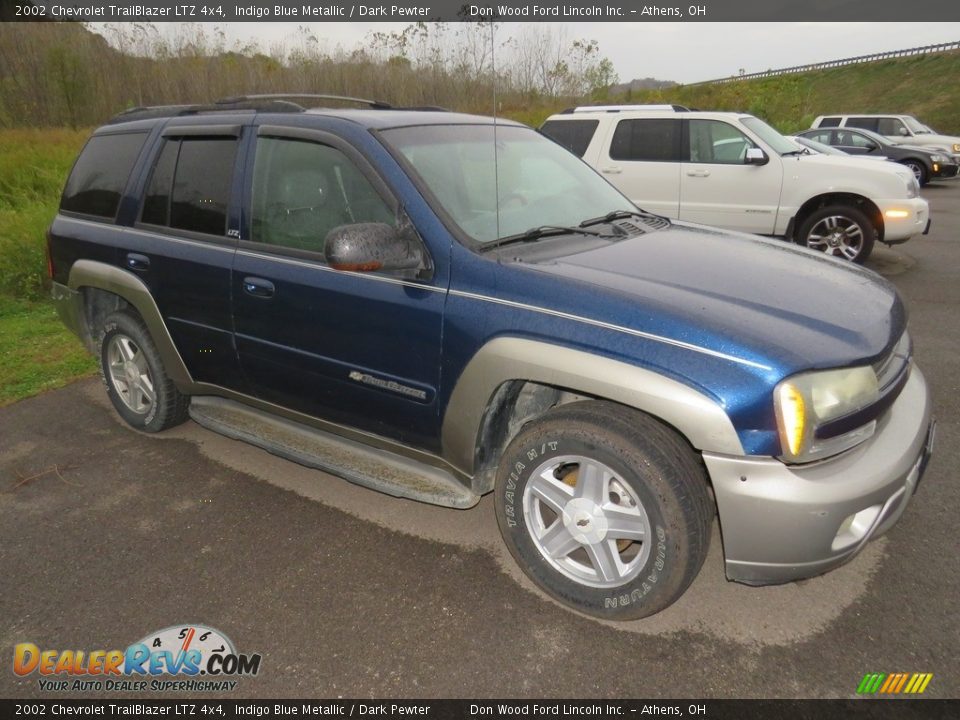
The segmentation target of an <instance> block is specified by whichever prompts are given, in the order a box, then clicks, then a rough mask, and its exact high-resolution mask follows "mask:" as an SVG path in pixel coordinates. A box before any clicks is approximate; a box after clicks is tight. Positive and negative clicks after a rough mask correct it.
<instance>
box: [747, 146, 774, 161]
mask: <svg viewBox="0 0 960 720" xmlns="http://www.w3.org/2000/svg"><path fill="white" fill-rule="evenodd" d="M768 162H770V158H769V157H767V154H766V153H765V152H764V151H763V150H761V149H760V148H757V147H752V148H747V154H746V156H745V157H744V158H743V163H744V165H766V164H767V163H768Z"/></svg>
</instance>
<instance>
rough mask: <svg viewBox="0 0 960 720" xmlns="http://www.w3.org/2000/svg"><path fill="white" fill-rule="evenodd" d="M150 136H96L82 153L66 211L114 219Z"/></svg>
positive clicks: (64, 203) (67, 189) (69, 184)
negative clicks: (134, 167) (145, 142)
mask: <svg viewBox="0 0 960 720" xmlns="http://www.w3.org/2000/svg"><path fill="white" fill-rule="evenodd" d="M146 139H147V134H146V133H121V134H110V135H94V136H93V137H92V138H90V140H88V141H87V144H86V145H84V147H83V150H82V151H81V152H80V157H78V158H77V162H76V163H75V164H74V166H73V171H72V172H71V173H70V177H69V178H68V179H67V185H66V187H65V188H64V190H63V197H62V198H61V200H60V209H61V210H63V211H65V212H71V213H80V214H82V215H93V216H95V217H101V218H110V219H113V218H115V217H116V215H117V208H118V207H120V198H121V197H122V196H123V190H124V188H125V187H126V185H127V180H128V179H129V178H130V172H131V171H132V170H133V165H134V163H135V162H136V161H137V156H139V154H140V150H141V149H142V148H143V143H144V141H145V140H146Z"/></svg>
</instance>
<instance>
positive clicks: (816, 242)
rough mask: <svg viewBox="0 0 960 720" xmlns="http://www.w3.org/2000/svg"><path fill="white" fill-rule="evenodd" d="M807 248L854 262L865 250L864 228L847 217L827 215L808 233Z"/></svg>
mask: <svg viewBox="0 0 960 720" xmlns="http://www.w3.org/2000/svg"><path fill="white" fill-rule="evenodd" d="M806 240H807V247H808V248H811V249H813V250H820V251H821V252H825V253H826V254H827V255H836V256H837V257H842V258H846V259H847V260H853V259H854V258H856V257H857V256H858V255H859V254H860V253H861V251H862V250H863V241H864V237H863V228H862V227H860V224H859V223H857V222H856V221H855V220H853V219H851V218H849V217H847V216H846V215H827V216H826V217H824V218H821V219H820V220H819V221H818V222H817V224H816V225H814V226H813V227H812V228H810V232H809V233H807V238H806Z"/></svg>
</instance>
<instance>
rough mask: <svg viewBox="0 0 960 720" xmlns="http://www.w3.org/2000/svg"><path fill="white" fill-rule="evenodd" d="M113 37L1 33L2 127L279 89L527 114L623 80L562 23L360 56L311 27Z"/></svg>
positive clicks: (449, 35) (11, 26) (452, 36)
mask: <svg viewBox="0 0 960 720" xmlns="http://www.w3.org/2000/svg"><path fill="white" fill-rule="evenodd" d="M105 28H106V29H105V30H103V31H102V32H103V34H98V33H97V32H93V31H91V29H90V28H88V27H86V26H85V25H84V24H82V23H4V24H0V126H4V127H23V126H32V127H64V126H69V127H88V126H92V125H97V124H99V123H102V122H103V121H105V120H106V119H108V118H109V117H111V116H113V115H114V114H116V113H118V112H120V111H122V110H124V109H127V108H131V107H138V106H145V105H168V104H191V103H198V102H199V103H203V102H210V101H212V100H215V99H217V98H222V97H228V96H236V95H246V94H254V93H280V92H303V93H328V94H334V95H348V96H355V97H368V98H372V99H376V100H382V101H385V102H389V103H391V104H395V105H409V106H423V105H436V106H442V107H447V108H450V109H454V110H460V111H466V112H479V113H484V114H490V113H491V112H492V111H493V110H494V102H496V105H497V107H496V109H497V111H498V112H503V113H505V114H510V113H513V114H514V115H515V116H516V115H517V114H520V115H521V116H522V115H523V113H528V112H530V111H531V109H534V110H533V111H534V112H536V108H555V107H557V106H560V105H562V104H563V103H569V104H574V103H576V102H583V101H588V100H591V99H603V98H604V96H605V94H606V92H607V89H608V88H609V87H610V86H611V85H613V84H614V83H616V82H617V79H618V78H617V76H616V73H615V72H614V69H613V65H612V64H611V62H610V61H609V60H608V59H607V58H606V57H604V56H603V54H602V52H601V50H600V47H599V44H598V43H597V42H596V41H595V40H590V39H584V38H575V37H570V36H569V35H568V30H567V29H566V28H564V27H563V26H551V25H530V26H514V28H509V29H508V28H505V27H503V26H497V25H496V24H491V23H466V22H463V23H416V24H411V25H408V26H407V27H405V28H404V29H402V30H398V31H393V32H372V33H370V34H369V35H368V36H367V37H366V39H365V41H364V42H363V43H362V44H361V45H360V46H357V47H353V48H344V47H342V46H339V45H338V46H336V47H334V48H330V46H329V45H330V44H329V41H326V40H324V39H322V38H320V37H318V36H317V35H316V34H314V33H313V31H312V30H311V29H310V28H308V27H306V26H301V27H300V28H299V30H298V32H297V33H295V34H294V35H293V36H290V37H288V38H286V39H285V40H283V41H281V42H277V43H274V44H273V45H272V46H270V47H262V46H261V44H260V43H258V42H247V43H240V42H236V41H230V40H229V39H228V37H227V35H226V33H225V32H224V30H223V28H221V27H219V26H210V25H202V24H188V25H179V26H167V27H164V28H160V27H158V26H157V25H154V24H150V23H140V24H138V23H117V24H112V25H107V26H105ZM494 99H495V100H494ZM543 112H544V113H545V112H547V111H546V110H544V111H543ZM541 114H542V113H541Z"/></svg>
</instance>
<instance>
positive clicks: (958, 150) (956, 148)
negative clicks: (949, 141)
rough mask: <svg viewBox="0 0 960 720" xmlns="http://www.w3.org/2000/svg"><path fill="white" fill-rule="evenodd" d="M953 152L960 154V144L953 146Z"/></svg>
mask: <svg viewBox="0 0 960 720" xmlns="http://www.w3.org/2000/svg"><path fill="white" fill-rule="evenodd" d="M953 151H954V152H956V153H960V143H954V144H953Z"/></svg>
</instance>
